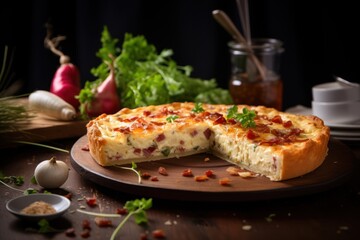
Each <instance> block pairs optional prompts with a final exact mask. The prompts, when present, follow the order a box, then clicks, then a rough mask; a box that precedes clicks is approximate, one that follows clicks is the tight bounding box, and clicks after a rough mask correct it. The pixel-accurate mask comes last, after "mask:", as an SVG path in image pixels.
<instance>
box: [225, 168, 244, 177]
mask: <svg viewBox="0 0 360 240" xmlns="http://www.w3.org/2000/svg"><path fill="white" fill-rule="evenodd" d="M226 172H228V173H229V174H230V175H232V176H238V175H239V172H241V169H240V168H236V167H228V168H227V169H226Z"/></svg>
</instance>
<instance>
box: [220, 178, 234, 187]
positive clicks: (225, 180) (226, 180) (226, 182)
mask: <svg viewBox="0 0 360 240" xmlns="http://www.w3.org/2000/svg"><path fill="white" fill-rule="evenodd" d="M230 183H231V180H230V179H229V178H227V177H224V178H220V179H219V184H220V185H221V186H228V185H230Z"/></svg>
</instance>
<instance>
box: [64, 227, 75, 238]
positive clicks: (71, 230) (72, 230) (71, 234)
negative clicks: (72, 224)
mask: <svg viewBox="0 0 360 240" xmlns="http://www.w3.org/2000/svg"><path fill="white" fill-rule="evenodd" d="M65 235H66V236H68V237H75V236H76V234H75V228H68V229H66V231H65Z"/></svg>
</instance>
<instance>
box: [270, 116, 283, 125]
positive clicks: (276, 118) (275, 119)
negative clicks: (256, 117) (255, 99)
mask: <svg viewBox="0 0 360 240" xmlns="http://www.w3.org/2000/svg"><path fill="white" fill-rule="evenodd" d="M271 121H272V122H273V123H282V122H283V121H282V118H281V116H280V115H276V116H274V117H273V118H272V119H271Z"/></svg>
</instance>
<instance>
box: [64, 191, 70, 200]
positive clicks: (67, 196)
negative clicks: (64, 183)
mask: <svg viewBox="0 0 360 240" xmlns="http://www.w3.org/2000/svg"><path fill="white" fill-rule="evenodd" d="M64 197H66V198H67V199H69V200H71V198H72V193H71V192H69V193H68V194H66V195H64Z"/></svg>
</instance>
